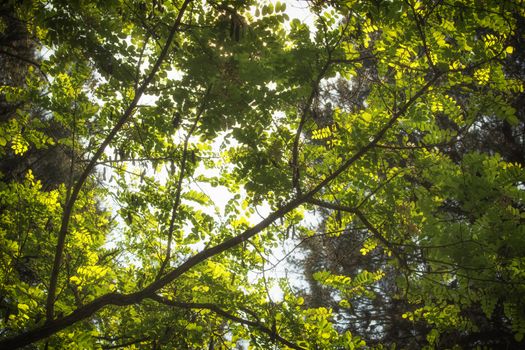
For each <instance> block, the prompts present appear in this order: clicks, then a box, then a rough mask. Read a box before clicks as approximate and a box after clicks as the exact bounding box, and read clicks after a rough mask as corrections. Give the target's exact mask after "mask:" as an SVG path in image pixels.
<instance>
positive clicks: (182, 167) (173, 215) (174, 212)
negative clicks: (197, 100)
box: [157, 84, 212, 279]
mask: <svg viewBox="0 0 525 350" xmlns="http://www.w3.org/2000/svg"><path fill="white" fill-rule="evenodd" d="M211 88H212V85H211V84H210V86H209V87H208V89H207V90H206V93H205V95H204V97H203V100H202V103H201V105H200V108H199V111H198V113H197V116H196V117H195V121H194V122H193V125H192V126H191V128H190V130H189V131H188V134H187V135H186V137H185V138H184V150H183V151H182V159H181V162H180V173H179V178H178V181H177V190H176V192H175V203H174V204H173V209H172V211H171V218H170V226H169V228H168V242H167V251H166V257H165V258H164V260H163V261H162V264H161V266H160V269H159V272H158V274H157V279H158V278H159V277H160V276H162V274H163V273H164V270H165V269H166V265H167V264H168V263H169V260H170V258H171V243H172V241H173V231H174V230H175V218H176V216H177V211H178V209H179V205H180V195H181V192H182V180H184V173H185V170H186V162H187V160H188V144H189V141H190V137H191V135H192V134H193V133H194V132H195V129H196V128H197V124H198V123H199V120H200V119H201V116H202V113H204V110H205V109H206V102H207V99H208V96H209V95H210V91H211Z"/></svg>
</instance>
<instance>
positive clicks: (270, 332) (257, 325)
mask: <svg viewBox="0 0 525 350" xmlns="http://www.w3.org/2000/svg"><path fill="white" fill-rule="evenodd" d="M150 299H153V300H155V301H157V302H159V303H161V304H165V305H169V306H173V307H178V308H184V309H206V310H210V311H213V312H214V313H216V314H217V315H220V316H222V317H224V318H226V319H228V320H231V321H234V322H237V323H240V324H243V325H246V326H248V327H251V328H254V329H257V330H259V331H260V332H262V333H264V334H266V335H268V336H269V337H270V339H272V340H277V341H278V342H280V343H281V344H284V345H286V346H288V347H289V348H292V349H297V350H303V349H304V348H303V347H300V346H299V345H297V344H294V343H292V342H291V341H289V340H286V339H285V338H283V337H281V336H280V335H279V334H278V333H276V332H274V331H273V330H272V329H270V328H268V327H265V326H264V325H263V324H262V323H260V322H258V321H250V320H246V319H244V318H241V317H238V316H235V315H233V314H230V313H229V312H227V311H225V310H223V309H221V308H220V307H219V306H217V305H215V304H211V303H185V302H181V301H174V300H169V299H166V298H164V297H161V296H159V295H157V294H153V295H152V296H151V297H150Z"/></svg>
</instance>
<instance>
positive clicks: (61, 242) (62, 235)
mask: <svg viewBox="0 0 525 350" xmlns="http://www.w3.org/2000/svg"><path fill="white" fill-rule="evenodd" d="M190 2H191V0H186V1H184V3H183V4H182V6H181V8H180V10H179V14H178V16H177V19H176V20H175V22H174V24H173V26H172V28H171V31H170V33H169V35H168V38H167V39H166V44H165V45H164V47H163V48H162V51H161V53H160V55H159V57H158V58H157V61H156V62H155V64H154V65H153V68H152V69H151V71H150V73H149V74H148V76H147V77H146V78H145V79H144V81H143V82H142V84H141V85H140V87H139V88H138V89H137V90H136V92H135V96H134V98H133V100H132V101H131V103H130V104H129V106H128V108H127V109H126V110H125V111H124V113H123V114H122V116H121V117H120V119H119V120H118V121H117V123H116V124H115V126H114V127H113V129H112V130H111V131H110V132H109V134H108V135H107V136H106V138H105V139H104V141H102V143H101V144H100V146H99V148H98V150H97V151H96V152H95V154H94V155H93V157H92V158H91V161H90V162H89V164H88V165H87V166H86V168H85V169H84V171H83V172H82V174H81V175H80V177H79V179H78V180H77V182H76V183H75V186H74V187H73V191H72V192H71V196H70V197H69V198H68V200H67V202H66V205H65V207H64V212H63V214H62V222H61V226H60V231H59V233H58V239H57V246H56V250H55V259H54V261H53V269H52V271H51V277H50V282H49V290H48V295H47V301H46V318H47V321H48V322H50V321H51V320H53V317H54V305H55V294H56V289H57V282H58V275H59V273H60V265H61V263H62V256H63V254H64V246H65V242H66V235H67V231H68V227H69V221H70V219H71V215H72V213H73V208H74V205H75V202H76V200H77V198H78V195H79V193H80V190H81V189H82V187H83V186H84V183H85V182H86V180H87V178H88V176H89V174H90V173H91V171H92V170H93V168H94V167H95V165H96V164H97V162H98V160H99V159H100V157H101V156H102V154H103V153H104V151H105V149H106V147H107V146H108V145H109V143H110V142H111V141H112V140H113V138H114V137H115V136H116V135H117V133H118V132H119V131H120V129H122V127H123V126H124V124H126V123H127V122H128V120H129V119H130V118H131V116H132V115H133V111H134V110H135V107H136V105H137V103H138V102H139V100H140V98H141V97H142V95H143V94H144V91H145V90H146V89H147V87H148V85H149V84H150V83H151V81H152V80H153V78H154V77H155V75H156V74H157V72H158V70H159V69H160V66H161V64H162V62H163V61H164V60H165V58H166V56H167V55H168V52H169V50H170V47H171V44H172V42H173V38H174V37H175V33H176V32H177V31H178V28H179V25H180V23H181V20H182V17H183V15H184V12H185V10H186V8H187V6H188V4H189V3H190Z"/></svg>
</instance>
